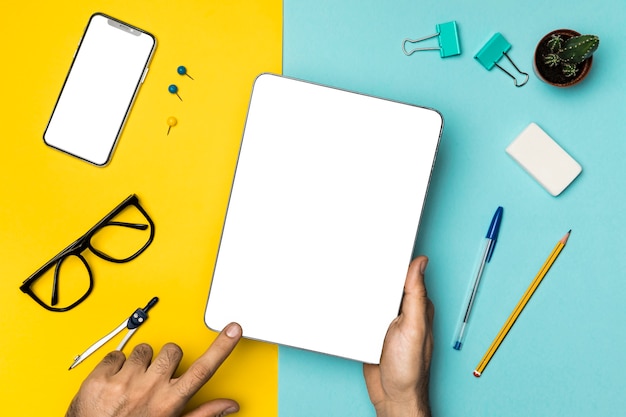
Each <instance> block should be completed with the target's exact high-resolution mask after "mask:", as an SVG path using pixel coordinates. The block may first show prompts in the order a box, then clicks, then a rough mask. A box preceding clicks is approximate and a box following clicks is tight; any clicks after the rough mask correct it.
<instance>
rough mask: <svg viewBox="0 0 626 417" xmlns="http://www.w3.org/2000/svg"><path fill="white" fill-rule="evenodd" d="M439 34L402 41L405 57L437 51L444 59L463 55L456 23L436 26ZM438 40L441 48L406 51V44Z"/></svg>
mask: <svg viewBox="0 0 626 417" xmlns="http://www.w3.org/2000/svg"><path fill="white" fill-rule="evenodd" d="M435 30H436V31H437V33H434V34H432V35H428V36H424V37H423V38H419V39H409V38H406V39H404V40H403V41H402V52H404V55H406V56H409V55H411V54H413V53H414V52H417V51H436V50H439V54H440V55H441V57H442V58H447V57H449V56H454V55H459V54H460V53H461V45H460V43H459V32H458V30H457V27H456V21H452V22H447V23H439V24H437V25H436V26H435ZM432 38H438V41H439V47H427V48H415V49H411V50H410V51H407V50H406V43H407V42H411V43H417V42H421V41H425V40H426V39H432Z"/></svg>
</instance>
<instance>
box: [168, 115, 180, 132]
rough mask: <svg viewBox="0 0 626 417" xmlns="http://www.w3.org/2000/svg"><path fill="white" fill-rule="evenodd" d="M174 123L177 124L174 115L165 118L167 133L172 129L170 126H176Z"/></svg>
mask: <svg viewBox="0 0 626 417" xmlns="http://www.w3.org/2000/svg"><path fill="white" fill-rule="evenodd" d="M176 124H178V120H176V118H175V117H174V116H170V117H168V118H167V126H168V128H167V134H168V135H169V134H170V130H171V129H172V127H174V126H176Z"/></svg>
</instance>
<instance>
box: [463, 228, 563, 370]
mask: <svg viewBox="0 0 626 417" xmlns="http://www.w3.org/2000/svg"><path fill="white" fill-rule="evenodd" d="M571 232H572V231H571V230H570V231H569V232H567V233H566V234H565V236H563V238H562V239H561V240H560V241H559V243H557V244H556V246H555V247H554V249H553V250H552V253H550V256H549V257H548V259H546V261H545V262H544V264H543V266H542V267H541V269H540V270H539V272H538V273H537V276H536V277H535V279H533V282H531V283H530V286H529V287H528V289H527V290H526V292H525V293H524V295H523V296H522V299H521V300H519V303H517V306H515V309H514V310H513V312H512V313H511V315H510V316H509V318H508V319H507V321H506V322H505V323H504V326H502V329H500V333H498V335H497V336H496V338H495V339H494V340H493V342H492V343H491V346H489V349H487V352H486V353H485V356H483V358H482V359H481V360H480V362H479V363H478V366H477V367H476V369H475V370H474V376H475V377H479V376H481V375H482V373H483V372H484V370H485V368H486V367H487V364H489V361H490V360H491V358H492V357H493V355H494V354H495V353H496V350H498V348H499V347H500V344H501V343H502V341H503V340H504V338H505V337H506V335H507V333H509V330H511V327H513V324H514V323H515V320H517V318H518V317H519V315H520V314H521V312H522V310H523V309H524V307H526V303H528V300H530V297H532V295H533V293H534V292H535V290H536V289H537V287H538V286H539V284H541V280H542V279H543V277H545V276H546V274H547V273H548V271H549V270H550V267H551V266H552V264H553V263H554V261H556V258H557V257H558V256H559V254H560V253H561V251H562V250H563V248H564V247H565V244H566V243H567V239H569V235H570V233H571Z"/></svg>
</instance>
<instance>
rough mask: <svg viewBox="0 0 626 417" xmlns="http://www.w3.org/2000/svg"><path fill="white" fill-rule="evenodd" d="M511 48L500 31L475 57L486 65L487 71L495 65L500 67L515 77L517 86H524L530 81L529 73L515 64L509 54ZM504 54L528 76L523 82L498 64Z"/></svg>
mask: <svg viewBox="0 0 626 417" xmlns="http://www.w3.org/2000/svg"><path fill="white" fill-rule="evenodd" d="M509 49H511V44H510V43H509V42H508V41H507V40H506V39H504V36H502V34H500V33H499V32H498V33H496V34H495V35H493V36H492V37H491V39H489V40H488V41H487V43H486V44H485V45H484V46H483V47H482V48H481V49H480V51H478V53H477V54H476V55H474V58H475V59H476V60H477V61H478V62H480V64H481V65H482V66H483V67H485V69H486V70H487V71H491V69H492V68H493V67H494V66H496V67H498V68H500V70H502V71H504V73H505V74H506V75H508V76H509V77H511V78H513V82H515V86H516V87H522V86H523V85H524V84H526V83H527V82H528V74H527V73H525V72H522V71H520V69H519V68H518V67H517V65H515V63H514V62H513V61H512V60H511V58H510V57H509V55H508V54H507V52H508V51H509ZM503 56H504V57H506V59H508V60H509V62H510V63H511V65H513V67H515V69H516V70H517V72H519V73H520V74H522V75H525V76H526V79H525V80H524V81H523V82H522V83H521V84H520V83H518V81H517V78H515V76H514V75H513V74H511V73H510V72H508V71H507V70H505V69H504V68H502V67H501V66H500V65H498V61H500V60H501V59H502V57H503Z"/></svg>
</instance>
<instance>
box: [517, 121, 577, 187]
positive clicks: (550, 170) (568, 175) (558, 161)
mask: <svg viewBox="0 0 626 417" xmlns="http://www.w3.org/2000/svg"><path fill="white" fill-rule="evenodd" d="M506 153H508V154H509V155H510V156H511V158H513V159H514V160H515V161H516V162H517V163H518V164H519V165H520V166H521V167H522V168H524V170H525V171H526V172H527V173H528V174H530V175H531V176H532V177H533V178H534V179H535V180H536V181H537V182H538V183H539V184H541V185H542V186H543V188H545V189H546V190H547V191H548V192H549V193H550V194H552V195H553V196H555V197H556V196H557V195H559V194H561V192H563V190H565V188H567V186H568V185H570V184H571V183H572V181H574V179H576V177H577V176H578V174H580V173H581V171H582V167H581V166H580V164H579V163H578V162H576V161H575V160H574V158H572V157H571V156H570V155H569V154H568V153H567V152H565V150H563V148H561V147H560V146H559V145H558V144H557V143H556V142H555V141H554V139H552V138H551V137H550V136H548V134H547V133H546V132H544V131H543V129H541V128H540V127H539V126H538V125H537V124H535V123H531V124H529V125H528V126H527V127H526V128H525V129H524V130H523V131H522V133H520V134H519V136H517V138H515V140H514V141H513V142H511V144H510V145H509V146H508V147H507V148H506Z"/></svg>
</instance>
